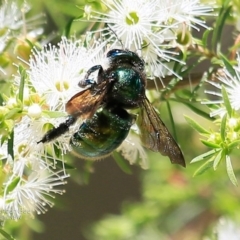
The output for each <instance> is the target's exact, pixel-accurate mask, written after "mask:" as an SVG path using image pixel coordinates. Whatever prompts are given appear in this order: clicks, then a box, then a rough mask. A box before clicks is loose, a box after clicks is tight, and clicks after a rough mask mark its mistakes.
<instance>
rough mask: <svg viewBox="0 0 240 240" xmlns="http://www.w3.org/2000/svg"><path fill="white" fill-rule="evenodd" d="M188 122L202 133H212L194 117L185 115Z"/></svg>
mask: <svg viewBox="0 0 240 240" xmlns="http://www.w3.org/2000/svg"><path fill="white" fill-rule="evenodd" d="M184 117H185V119H186V121H187V123H188V124H189V125H190V126H191V127H192V128H193V129H195V130H196V131H198V132H199V133H201V134H210V132H209V131H208V130H207V129H205V128H203V127H202V126H201V125H199V124H198V123H197V122H196V121H195V120H193V119H192V118H190V117H188V116H184Z"/></svg>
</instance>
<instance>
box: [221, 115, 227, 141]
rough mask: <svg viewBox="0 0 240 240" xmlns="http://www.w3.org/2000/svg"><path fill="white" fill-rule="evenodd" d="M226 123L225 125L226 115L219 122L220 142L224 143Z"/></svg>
mask: <svg viewBox="0 0 240 240" xmlns="http://www.w3.org/2000/svg"><path fill="white" fill-rule="evenodd" d="M226 123H227V114H225V115H224V116H223V118H222V122H221V139H222V141H225V136H226Z"/></svg>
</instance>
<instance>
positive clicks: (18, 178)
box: [6, 177, 21, 194]
mask: <svg viewBox="0 0 240 240" xmlns="http://www.w3.org/2000/svg"><path fill="white" fill-rule="evenodd" d="M20 179H21V178H20V177H15V178H14V179H13V180H12V182H11V183H10V184H9V185H8V186H7V190H6V193H7V194H8V193H9V192H11V191H13V190H14V188H15V187H16V186H17V185H18V183H19V182H20Z"/></svg>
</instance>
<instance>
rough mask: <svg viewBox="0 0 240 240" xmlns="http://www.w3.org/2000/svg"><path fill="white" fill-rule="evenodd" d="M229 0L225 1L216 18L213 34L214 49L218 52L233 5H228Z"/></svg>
mask: <svg viewBox="0 0 240 240" xmlns="http://www.w3.org/2000/svg"><path fill="white" fill-rule="evenodd" d="M229 3H230V1H229V0H225V1H224V5H223V7H222V8H221V10H220V12H219V14H218V17H217V18H216V23H215V27H214V30H213V35H212V49H213V50H214V51H215V52H217V51H218V49H217V48H218V47H219V43H220V42H221V36H222V31H223V27H224V26H225V22H226V19H227V18H228V17H229V16H230V11H231V8H232V7H231V6H228V4H229Z"/></svg>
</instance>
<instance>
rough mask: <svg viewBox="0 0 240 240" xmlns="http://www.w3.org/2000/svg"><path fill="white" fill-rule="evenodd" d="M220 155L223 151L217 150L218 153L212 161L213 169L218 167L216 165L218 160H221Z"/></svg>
mask: <svg viewBox="0 0 240 240" xmlns="http://www.w3.org/2000/svg"><path fill="white" fill-rule="evenodd" d="M222 155H223V151H219V153H218V154H217V156H216V157H215V159H214V162H213V169H214V171H216V170H217V167H218V165H219V163H220V161H221V159H222V157H223V156H222Z"/></svg>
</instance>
